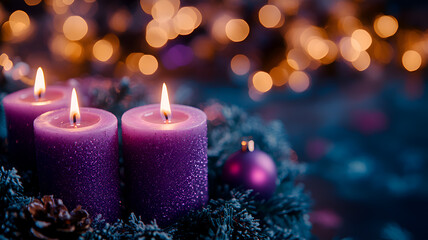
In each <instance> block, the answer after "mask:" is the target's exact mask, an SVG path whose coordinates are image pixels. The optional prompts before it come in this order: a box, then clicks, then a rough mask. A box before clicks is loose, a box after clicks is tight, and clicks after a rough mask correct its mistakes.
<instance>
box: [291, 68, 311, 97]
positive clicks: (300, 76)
mask: <svg viewBox="0 0 428 240" xmlns="http://www.w3.org/2000/svg"><path fill="white" fill-rule="evenodd" d="M309 84H310V81H309V76H308V75H307V74H306V73H305V72H302V71H294V72H292V73H291V74H290V76H289V78H288V85H289V86H290V88H291V90H293V91H294V92H297V93H301V92H304V91H306V90H307V89H308V88H309Z"/></svg>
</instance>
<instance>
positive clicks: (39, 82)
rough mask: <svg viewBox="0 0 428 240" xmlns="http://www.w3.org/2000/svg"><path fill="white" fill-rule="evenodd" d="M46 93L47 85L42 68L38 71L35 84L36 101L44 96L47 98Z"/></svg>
mask: <svg viewBox="0 0 428 240" xmlns="http://www.w3.org/2000/svg"><path fill="white" fill-rule="evenodd" d="M45 92H46V83H45V76H44V74H43V70H42V68H41V67H39V68H38V69H37V73H36V80H35V82H34V97H35V98H36V100H39V99H40V98H42V97H43V96H45Z"/></svg>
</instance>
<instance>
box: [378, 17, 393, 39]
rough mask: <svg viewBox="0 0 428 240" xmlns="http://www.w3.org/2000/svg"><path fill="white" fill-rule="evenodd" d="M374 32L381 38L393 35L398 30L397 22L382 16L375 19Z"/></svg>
mask: <svg viewBox="0 0 428 240" xmlns="http://www.w3.org/2000/svg"><path fill="white" fill-rule="evenodd" d="M373 27H374V30H375V32H376V33H377V35H379V37H381V38H387V37H391V36H392V35H394V34H395V33H396V32H397V30H398V21H397V19H396V18H395V17H393V16H389V15H383V16H379V17H377V18H376V20H375V21H374V24H373Z"/></svg>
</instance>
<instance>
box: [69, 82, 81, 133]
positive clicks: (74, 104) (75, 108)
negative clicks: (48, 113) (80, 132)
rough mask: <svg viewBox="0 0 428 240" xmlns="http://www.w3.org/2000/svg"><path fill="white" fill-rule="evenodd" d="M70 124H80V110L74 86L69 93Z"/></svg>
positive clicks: (75, 125)
mask: <svg viewBox="0 0 428 240" xmlns="http://www.w3.org/2000/svg"><path fill="white" fill-rule="evenodd" d="M70 124H71V125H72V126H74V127H77V126H79V125H80V110H79V103H78V101H77V94H76V89H75V88H73V92H72V93H71V103H70Z"/></svg>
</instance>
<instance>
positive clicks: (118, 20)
mask: <svg viewBox="0 0 428 240" xmlns="http://www.w3.org/2000/svg"><path fill="white" fill-rule="evenodd" d="M131 18H132V16H131V14H130V13H129V12H128V10H126V9H119V10H118V11H116V12H115V13H114V14H113V16H112V17H111V18H110V20H109V22H108V25H109V26H110V28H111V29H113V30H114V31H116V32H125V31H126V29H127V28H128V26H129V23H130V21H131Z"/></svg>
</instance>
